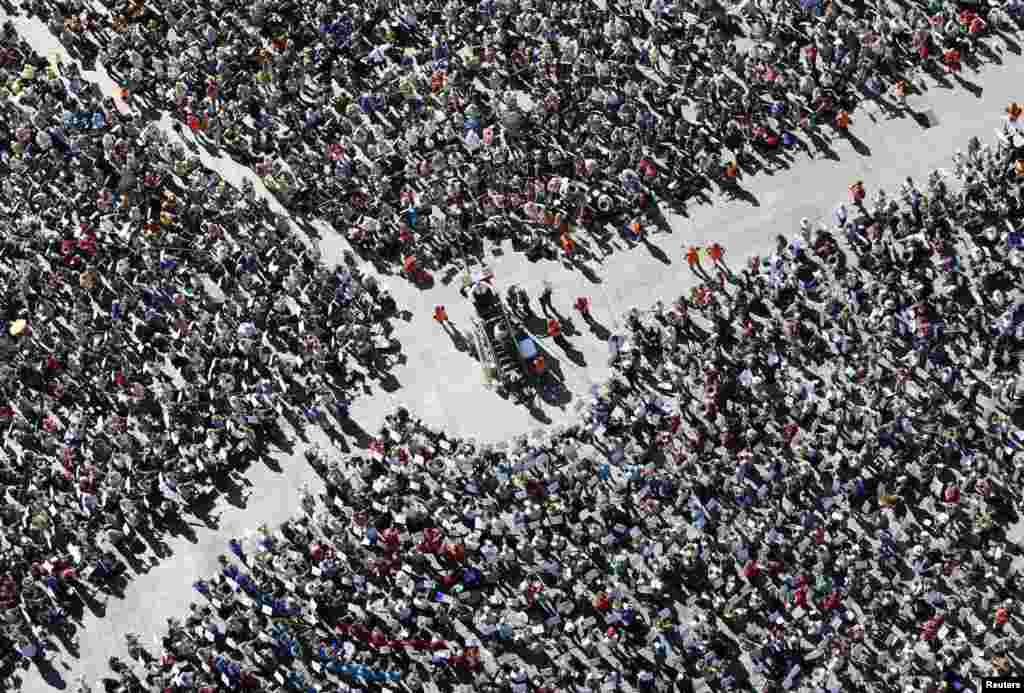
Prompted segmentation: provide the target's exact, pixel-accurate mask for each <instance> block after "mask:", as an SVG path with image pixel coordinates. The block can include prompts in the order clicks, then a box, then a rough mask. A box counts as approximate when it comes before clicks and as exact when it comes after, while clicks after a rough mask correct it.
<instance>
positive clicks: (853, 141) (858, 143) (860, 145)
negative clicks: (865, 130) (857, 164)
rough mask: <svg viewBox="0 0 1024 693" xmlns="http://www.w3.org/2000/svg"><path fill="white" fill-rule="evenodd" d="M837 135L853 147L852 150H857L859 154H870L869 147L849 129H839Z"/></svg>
mask: <svg viewBox="0 0 1024 693" xmlns="http://www.w3.org/2000/svg"><path fill="white" fill-rule="evenodd" d="M839 136H840V137H842V138H843V139H844V140H846V141H847V142H849V143H850V146H852V147H853V151H855V152H857V153H858V154H860V155H861V156H871V147H869V146H868V145H867V144H865V143H864V141H863V140H862V139H860V138H859V137H857V136H856V135H854V134H853V133H852V132H850V131H849V130H840V131H839Z"/></svg>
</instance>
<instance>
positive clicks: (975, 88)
mask: <svg viewBox="0 0 1024 693" xmlns="http://www.w3.org/2000/svg"><path fill="white" fill-rule="evenodd" d="M953 79H954V80H955V81H956V83H957V84H959V85H960V86H961V87H963V88H964V89H966V90H967V91H969V92H970V93H971V94H973V95H974V97H975V98H977V99H980V98H981V95H982V94H983V93H984V91H985V90H984V88H983V87H982V86H981V85H980V84H975V83H974V82H971V81H969V80H966V79H964V78H963V77H961V76H960V74H959V73H956V72H954V73H953Z"/></svg>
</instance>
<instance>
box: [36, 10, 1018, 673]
mask: <svg viewBox="0 0 1024 693" xmlns="http://www.w3.org/2000/svg"><path fill="white" fill-rule="evenodd" d="M16 24H17V26H18V28H19V30H20V31H22V33H23V35H26V36H27V37H28V38H29V40H30V41H32V42H33V43H34V45H36V46H37V48H38V49H39V50H40V51H42V52H44V53H49V52H50V51H52V50H59V51H61V52H62V53H63V51H62V50H61V49H60V47H59V45H58V44H57V42H56V40H55V39H54V38H53V37H52V36H50V35H49V33H48V32H47V31H46V30H45V28H43V27H42V25H40V24H39V23H38V22H36V21H31V20H26V19H24V18H20V19H18V20H17V21H16ZM997 43H1000V42H998V41H997ZM1018 50H1019V49H1018ZM1002 57H1003V59H1004V61H1005V62H1004V64H1003V65H995V66H989V67H987V68H985V69H984V78H983V79H978V76H977V75H973V74H971V73H970V72H968V73H967V74H966V75H965V77H966V78H967V79H970V80H974V81H977V82H978V83H980V84H983V89H982V90H981V91H980V92H978V91H976V92H973V93H972V92H969V91H965V90H964V89H963V88H961V87H956V88H954V89H946V88H940V87H938V86H935V85H934V84H931V86H930V88H929V89H928V90H927V92H926V93H924V94H923V95H921V96H919V97H916V98H913V99H911V105H912V106H914V107H915V108H917V109H919V110H925V109H930V110H931V111H932V112H933V113H934V114H935V116H937V120H938V122H937V123H936V124H934V125H933V126H932V127H930V128H928V129H922V127H921V126H920V125H919V124H918V123H917V122H916V121H915V120H913V119H910V118H903V119H896V120H891V119H888V118H887V117H886V116H884V115H882V114H881V113H880V112H879V111H878V110H877V109H875V108H874V107H872V106H868V107H867V108H866V109H864V110H860V111H858V112H857V113H856V114H854V122H853V126H852V129H853V132H854V133H855V134H856V136H857V137H858V138H859V139H860V140H861V141H862V142H864V143H865V145H866V149H865V148H863V147H862V148H860V150H859V151H858V150H855V149H854V147H853V146H852V145H851V144H850V143H849V142H846V141H843V140H840V141H837V142H835V143H834V144H833V148H834V151H835V153H836V154H837V155H838V160H830V161H820V160H811V159H809V158H808V157H807V155H805V154H799V155H797V157H796V160H795V162H794V163H793V165H792V167H791V168H790V169H789V170H787V171H781V172H777V173H775V174H774V175H770V176H769V175H764V174H760V175H758V176H756V177H754V178H751V179H748V180H744V181H743V186H744V187H745V188H746V190H747V191H749V192H750V193H751V195H752V196H753V198H754V199H756V204H752V203H750V202H745V201H735V200H733V201H730V200H724V199H716V200H715V201H714V204H713V205H712V206H699V207H697V206H692V207H691V209H690V217H689V218H688V219H685V218H678V217H676V218H673V219H672V220H671V221H672V227H673V231H672V233H671V234H664V235H656V236H653V237H652V238H651V247H650V248H648V247H644V246H642V245H641V246H639V247H635V248H630V249H625V248H620V249H617V250H615V252H614V253H613V254H612V255H610V256H609V257H608V258H607V259H605V260H604V261H603V262H602V263H601V264H595V265H594V266H593V267H594V270H595V272H596V274H597V275H599V276H600V278H601V283H600V284H593V283H591V282H589V281H588V280H587V279H585V278H584V277H582V276H581V275H580V274H579V272H570V271H567V270H566V269H565V268H564V267H562V266H561V265H560V264H557V263H538V264H530V263H528V262H527V261H526V259H525V258H524V257H523V255H522V254H520V253H512V252H511V251H510V248H508V247H506V248H503V251H504V252H503V254H501V255H499V256H492V257H489V258H488V264H489V265H490V266H491V267H492V269H493V270H494V273H495V275H496V282H497V285H498V286H499V287H502V288H504V287H506V286H508V284H510V283H517V284H519V285H521V286H523V287H525V288H527V289H528V291H529V292H530V294H531V295H532V296H534V297H535V296H537V295H538V293H539V290H540V286H541V282H542V281H545V280H546V281H549V282H551V284H552V285H553V287H554V304H555V307H556V308H557V309H558V310H559V311H560V312H561V313H563V314H570V313H572V311H571V306H572V303H573V301H574V299H575V298H576V296H578V295H587V296H590V297H591V299H592V302H593V310H592V312H593V315H594V318H595V319H596V320H597V322H599V323H601V324H603V325H604V326H605V327H606V328H607V329H608V330H611V331H612V332H615V331H616V329H617V327H618V325H619V323H620V322H621V317H622V315H623V313H624V312H625V311H626V310H628V309H629V308H630V307H633V306H637V307H640V308H646V307H649V306H650V305H651V304H653V302H654V301H655V300H657V299H659V298H661V299H663V300H666V302H667V301H669V300H671V299H672V298H673V297H675V296H678V295H680V294H681V293H683V292H684V291H687V290H688V289H689V286H690V285H691V281H692V277H691V275H690V272H689V270H688V269H687V268H686V265H685V262H683V261H682V255H683V252H685V248H686V247H688V246H690V245H701V244H705V243H710V242H715V241H717V242H719V243H721V244H722V245H723V246H724V247H725V248H726V251H727V255H726V259H727V260H729V261H730V262H731V264H732V265H733V266H739V265H741V263H742V262H743V259H744V258H746V257H748V256H749V255H751V254H760V253H764V252H765V251H767V250H768V249H769V248H770V247H771V245H772V244H773V239H774V237H775V235H776V234H779V233H783V234H786V235H789V234H791V233H793V232H794V231H795V230H796V229H797V227H798V225H799V221H800V219H801V218H802V217H805V216H806V217H809V218H810V219H812V220H815V219H818V218H822V217H826V216H830V215H831V210H832V208H834V207H835V205H837V204H838V203H839V202H840V201H845V200H846V199H847V187H848V186H849V185H850V184H851V183H853V182H854V181H856V180H863V181H864V184H865V186H866V187H867V189H868V192H869V194H870V193H871V192H873V191H874V190H876V189H877V188H878V187H879V186H882V187H886V188H888V189H892V188H894V187H895V186H897V185H898V184H899V182H900V181H902V180H903V179H904V178H905V177H906V176H913V177H914V178H915V180H918V181H923V180H924V179H925V178H926V176H927V173H928V171H929V170H930V169H933V168H939V167H944V166H948V165H949V157H950V155H951V153H952V151H953V150H954V149H955V148H958V147H962V146H964V144H965V143H966V141H967V139H968V138H970V137H971V136H972V135H977V136H978V137H979V138H981V139H982V140H983V141H986V142H990V141H992V139H993V138H992V132H993V130H994V129H995V128H996V127H998V126H999V124H1000V121H1001V119H1002V112H1003V108H1004V107H1005V106H1006V105H1007V104H1008V103H1009V102H1010V101H1013V100H1022V99H1024V94H1021V93H1020V92H1019V91H1018V85H1019V84H1020V81H1019V75H1021V74H1024V58H1021V56H1019V55H1017V54H1012V53H1009V52H1002ZM86 74H87V77H89V78H92V79H97V80H100V81H101V82H102V83H103V84H104V85H105V86H106V87H108V88H109V92H108V93H113V88H114V85H113V83H112V82H111V81H110V80H109V78H107V77H106V76H105V75H103V74H96V73H91V74H90V73H86ZM165 124H167V121H165ZM203 159H204V163H205V164H207V165H208V166H210V167H211V168H214V169H216V170H217V171H219V172H220V173H221V174H222V175H223V176H225V178H227V179H228V180H229V181H230V182H232V183H235V184H238V183H240V181H241V179H242V177H243V175H244V172H243V171H242V170H240V169H239V168H238V167H237V166H235V165H234V164H233V163H231V162H230V161H228V160H226V159H219V158H216V157H210V156H208V155H207V154H206V153H205V152H204V153H203ZM322 247H323V251H324V255H325V257H326V259H327V261H328V262H340V261H341V254H342V251H343V249H344V248H345V244H344V242H343V241H341V240H340V239H339V238H338V237H337V236H336V235H335V234H333V232H331V233H328V234H326V235H325V239H324V241H323V242H322ZM652 251H653V252H652ZM387 283H388V286H389V288H390V289H391V291H392V293H393V294H394V296H395V299H396V300H397V302H398V305H399V308H400V309H403V308H404V309H407V310H409V311H410V312H411V313H412V317H411V319H410V320H409V321H408V322H404V323H403V322H400V323H399V324H398V327H397V334H396V336H397V337H398V338H399V339H400V340H401V343H402V345H403V352H404V354H405V359H406V360H405V363H404V364H403V365H400V366H398V367H397V368H396V369H395V371H394V373H395V376H396V378H397V380H398V382H399V383H400V388H399V389H398V390H397V391H396V392H394V393H388V392H383V391H380V390H378V391H376V392H374V393H372V394H371V395H369V396H366V397H363V398H361V399H359V400H358V402H357V404H356V406H355V407H354V409H353V417H354V419H355V420H356V421H357V422H358V423H359V424H360V425H361V426H362V427H363V428H364V429H365V430H367V431H369V432H373V431H375V430H376V429H377V428H378V427H379V425H380V424H381V423H382V421H383V416H384V415H385V414H387V413H388V412H390V411H392V410H393V409H394V407H395V406H397V405H404V406H406V407H408V408H409V409H410V410H411V411H412V412H413V413H414V414H415V415H418V416H420V417H422V418H423V419H424V420H425V421H427V422H429V423H432V424H435V425H438V426H443V427H445V428H446V429H447V430H448V431H450V432H451V433H454V434H456V435H462V436H475V437H476V438H477V439H479V440H489V441H496V440H499V439H504V438H508V437H510V436H514V435H517V434H520V433H525V432H528V431H530V430H532V429H535V428H537V427H540V426H542V425H543V424H542V423H541V422H539V421H538V420H537V419H535V418H534V417H533V416H531V414H530V413H529V412H528V411H527V410H526V409H525V408H523V407H521V406H520V407H517V406H515V405H513V404H512V403H510V402H509V401H506V400H503V399H501V398H499V397H498V396H497V395H496V394H494V393H493V392H491V391H489V390H487V389H485V388H484V387H483V384H482V378H481V373H480V368H479V366H478V364H477V363H476V362H475V361H473V360H472V359H471V358H470V357H469V356H467V355H466V354H465V353H462V352H460V351H458V350H456V349H455V348H454V346H453V344H452V342H451V340H450V339H449V338H448V337H447V336H446V335H445V334H444V332H443V330H442V328H441V327H440V326H439V325H437V324H436V323H435V322H434V321H433V320H432V318H431V315H432V312H433V307H434V306H435V305H437V304H443V305H445V306H446V307H447V310H448V314H449V316H450V317H451V320H452V321H453V322H454V323H455V325H456V326H457V327H458V328H459V329H461V330H462V331H463V332H467V334H468V330H469V329H470V322H469V321H470V317H471V315H472V307H471V306H470V305H469V303H468V302H467V301H466V300H465V299H463V298H462V297H461V296H460V295H459V293H458V288H459V282H458V280H456V281H455V282H453V283H452V284H450V285H447V286H446V285H443V284H442V283H441V282H438V283H437V285H436V286H435V287H434V288H432V289H430V290H427V291H420V290H419V289H417V288H415V287H413V286H411V285H410V284H408V283H406V282H404V281H403V280H400V279H397V278H393V277H392V278H389V279H388V280H387ZM534 307H535V309H536V308H537V306H536V303H535V304H534ZM575 322H576V323H577V325H579V326H580V327H581V328H582V329H584V330H585V329H586V328H585V326H584V325H583V324H582V321H580V320H579V319H578V318H577V319H576V320H575ZM542 341H543V342H547V341H549V340H547V339H546V338H545V339H544V340H542ZM570 341H571V342H572V344H573V345H574V347H575V348H576V349H578V350H579V351H580V352H582V354H583V357H584V359H585V362H586V365H585V366H582V367H581V366H576V365H574V364H572V363H571V362H569V361H568V359H566V358H564V355H563V354H562V353H561V352H560V350H559V348H558V347H557V346H554V345H551V346H548V345H546V344H545V347H546V348H547V349H549V350H550V351H551V353H552V354H553V355H554V356H555V357H556V358H558V359H559V360H560V362H561V367H562V370H563V372H564V374H565V382H566V385H567V386H568V387H569V389H570V390H571V391H572V392H575V393H584V392H585V391H586V390H587V389H588V387H589V385H590V384H592V383H596V382H599V381H601V380H602V379H603V378H604V377H605V376H606V375H607V374H608V369H607V363H606V362H607V356H608V350H607V345H606V344H605V343H604V342H602V341H600V340H598V339H597V338H595V337H594V336H592V335H590V334H584V335H582V336H576V337H572V338H570ZM544 409H545V413H546V414H547V416H548V417H550V419H551V420H552V421H554V422H563V421H567V420H568V419H569V416H570V409H571V407H566V408H565V409H561V410H560V409H558V408H551V407H545V408H544ZM322 444H323V445H324V446H325V447H326V446H327V443H326V441H323V443H322ZM280 463H281V471H280V472H275V471H272V470H270V469H269V468H265V467H261V468H257V469H253V470H251V471H250V473H249V478H250V479H251V481H252V482H253V484H254V485H253V491H254V492H253V494H252V495H251V497H250V498H249V499H248V502H247V504H246V507H244V508H236V507H231V506H226V507H224V508H223V509H222V510H221V511H219V512H220V514H219V516H218V517H217V519H216V522H217V527H216V528H215V529H210V528H203V527H198V528H197V540H196V541H195V542H194V543H190V542H188V541H186V540H184V539H180V540H176V541H172V542H171V543H170V549H171V551H172V552H173V553H172V555H171V556H170V557H169V558H166V559H164V560H159V561H157V562H156V563H155V564H154V565H153V566H152V567H151V568H149V569H148V570H147V571H145V574H143V575H137V576H133V579H132V580H131V582H130V584H129V586H128V588H127V591H126V594H125V598H124V599H123V600H111V601H109V602H108V603H107V604H106V606H105V610H104V613H103V614H102V615H87V617H86V618H85V622H84V624H83V625H84V628H83V629H82V630H81V631H80V632H79V646H80V653H79V657H78V658H72V657H70V656H69V655H67V654H65V653H63V652H57V653H54V654H53V660H52V663H53V665H54V667H55V671H56V674H57V675H59V677H60V678H61V679H62V680H63V681H64V682H66V683H67V685H69V686H72V685H73V681H74V680H75V679H76V678H77V677H78V676H79V675H84V676H85V678H86V679H87V680H89V681H95V680H96V679H97V678H98V677H99V676H101V675H102V674H103V673H104V672H105V669H106V661H107V659H108V658H109V657H110V656H112V655H117V656H122V657H124V656H126V648H125V647H124V634H125V633H127V632H132V631H134V632H137V633H140V634H142V635H143V636H144V638H143V639H144V642H149V641H150V640H151V638H152V636H153V635H154V634H156V633H158V632H161V631H162V630H163V628H164V624H165V622H166V619H167V618H168V617H170V616H180V615H182V614H183V613H184V612H185V611H186V610H187V608H188V604H189V602H190V601H191V600H192V598H193V594H194V593H193V592H192V589H191V584H192V582H193V581H194V580H196V579H197V578H200V577H207V576H209V575H211V574H212V573H213V572H214V571H215V570H217V556H218V555H219V554H221V553H224V552H225V550H226V545H227V541H228V539H229V538H231V537H237V536H244V535H246V534H247V533H248V532H249V530H251V529H252V528H254V527H256V526H258V525H260V524H270V525H274V524H277V523H280V522H282V521H284V520H285V519H287V518H289V517H291V516H292V515H293V514H294V513H296V512H297V510H298V497H299V494H298V493H297V492H298V490H299V489H300V488H301V487H302V486H303V485H304V484H307V483H308V484H310V486H311V487H313V488H314V489H315V488H317V487H318V486H319V480H318V479H317V477H316V476H315V475H314V473H313V472H312V470H311V469H310V468H309V466H308V465H307V464H306V463H305V461H304V460H303V459H302V458H301V457H298V458H296V459H292V460H281V461H280ZM51 687H62V684H61V682H60V681H57V680H56V678H54V679H52V680H51V681H49V682H47V681H44V680H43V679H41V678H40V676H39V675H38V673H37V672H36V671H34V670H33V671H29V672H26V673H24V675H23V681H22V682H21V690H23V691H26V692H28V693H42V692H43V691H46V690H48V689H49V688H51Z"/></svg>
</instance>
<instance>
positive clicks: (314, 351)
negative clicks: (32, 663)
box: [0, 23, 398, 656]
mask: <svg viewBox="0 0 1024 693" xmlns="http://www.w3.org/2000/svg"><path fill="white" fill-rule="evenodd" d="M2 33H3V35H2V38H0V54H2V58H3V62H4V67H3V70H4V72H5V73H6V75H7V76H10V75H11V74H13V75H16V77H14V78H13V79H10V80H8V79H7V77H5V78H4V79H3V80H2V81H3V83H4V86H3V87H2V88H3V90H4V92H5V93H4V96H3V100H2V103H0V111H2V115H3V118H2V122H0V149H2V161H3V163H2V173H0V178H2V183H0V185H2V188H3V196H2V202H0V223H2V225H3V227H4V233H3V235H2V238H0V427H2V430H3V441H2V446H0V477H2V485H0V488H2V489H3V490H2V492H0V493H2V494H3V495H2V497H0V522H2V524H3V530H2V532H0V610H2V612H3V622H2V623H0V653H2V654H3V655H4V656H6V655H8V654H10V653H12V652H17V653H18V654H20V655H22V656H32V655H34V654H36V653H38V650H39V647H38V643H39V638H38V637H37V635H38V633H40V632H48V633H54V634H57V635H58V636H61V637H65V636H69V635H70V628H71V624H72V623H73V620H74V618H75V617H76V616H77V615H78V614H79V612H80V611H81V610H82V609H83V608H85V607H88V606H89V604H90V603H91V602H92V601H94V600H95V592H96V590H105V591H110V592H114V593H117V592H118V591H119V590H120V585H121V583H122V581H123V577H122V573H123V572H124V570H123V569H124V567H125V561H129V562H131V561H132V560H133V557H134V556H135V554H136V553H137V552H139V550H140V548H141V547H143V546H145V544H146V543H148V544H149V545H150V546H151V547H155V548H154V550H156V551H157V553H160V552H161V549H160V537H161V535H163V534H164V533H165V532H174V533H180V532H184V531H187V523H186V522H184V521H183V519H182V516H183V514H189V513H191V514H195V515H197V516H201V515H202V514H203V511H204V509H208V508H209V507H210V503H211V500H212V497H213V496H215V495H222V496H230V495H231V493H233V491H232V489H235V490H236V491H237V490H238V489H239V488H240V487H241V486H242V485H243V483H244V480H243V479H242V477H241V476H239V471H240V470H242V469H244V468H245V467H246V466H247V465H249V464H251V463H252V462H254V461H256V460H259V459H263V458H264V457H266V456H267V455H268V454H269V451H270V450H271V449H272V448H273V446H283V447H288V446H290V445H291V443H290V438H291V433H288V434H286V433H285V430H286V429H285V428H282V426H284V427H287V426H289V422H290V425H291V426H292V427H293V428H295V429H296V430H297V431H299V432H300V434H301V431H302V430H303V429H304V428H305V427H306V426H308V425H309V424H310V423H314V424H322V425H323V426H324V427H325V428H326V429H327V430H329V431H331V432H332V434H334V435H335V436H340V435H342V429H343V428H344V427H345V426H347V423H348V419H347V416H348V406H349V404H350V402H351V400H352V399H353V398H354V397H356V396H357V395H358V394H359V393H360V392H362V388H363V387H365V386H368V385H369V384H370V383H371V382H372V381H373V379H375V378H379V379H383V378H386V377H387V371H388V369H389V366H390V364H391V362H392V360H393V359H394V357H395V352H396V349H397V348H398V347H397V345H396V343H395V342H394V340H393V339H392V337H391V331H390V330H391V328H390V319H391V317H392V316H393V315H394V314H395V312H396V305H395V301H394V300H393V299H392V298H391V296H390V294H389V293H388V292H387V291H386V290H385V289H384V288H383V287H381V286H379V285H378V283H377V282H376V280H375V279H373V277H370V276H364V275H363V274H362V273H361V272H360V271H359V270H358V269H357V268H356V266H357V263H356V261H355V258H354V256H352V257H350V258H349V259H350V260H351V262H350V265H351V266H349V265H346V266H338V267H328V266H326V265H325V264H324V262H323V261H322V260H321V258H320V255H319V251H318V250H317V248H316V246H315V244H310V243H307V242H304V240H303V239H302V236H301V235H300V234H298V233H297V232H296V231H295V229H294V228H292V227H291V226H290V225H289V223H288V222H287V221H286V218H285V217H284V216H283V215H278V214H275V213H274V212H272V211H271V209H270V205H269V204H267V203H266V202H265V201H264V202H260V201H257V200H256V197H255V195H254V193H253V188H252V186H251V185H250V186H248V187H247V189H245V190H236V189H233V188H231V187H230V186H228V185H227V184H226V182H225V181H224V180H223V179H221V178H220V177H219V176H218V175H217V174H216V173H214V172H212V171H210V170H207V169H204V168H203V166H202V165H201V164H200V161H199V158H198V157H197V156H196V155H195V153H194V152H192V151H190V150H189V149H188V148H187V147H186V146H184V145H182V144H180V143H177V144H176V143H174V141H173V137H171V136H169V135H168V133H166V132H164V131H162V130H161V129H160V128H159V127H157V126H155V125H152V124H146V123H144V122H141V121H140V120H139V119H137V118H134V117H132V116H131V115H125V114H122V113H121V112H120V111H119V110H118V109H117V108H116V107H115V106H114V104H113V102H112V101H111V100H110V99H106V98H103V97H102V95H100V94H99V93H98V90H97V89H96V87H95V85H94V84H92V83H89V82H86V81H85V80H84V79H82V77H81V75H80V73H79V72H78V71H77V70H76V69H75V68H74V67H73V66H71V65H64V66H62V65H59V64H58V63H57V62H56V61H54V62H50V61H49V60H48V59H47V58H45V57H42V56H39V55H37V54H36V52H35V51H34V50H33V49H32V47H31V46H30V45H29V44H27V43H26V42H25V41H24V40H23V39H22V38H20V37H18V36H17V34H16V33H15V32H14V30H13V27H12V25H11V24H10V23H7V25H6V26H5V27H4V29H3V32H2ZM143 542H145V543H143ZM69 642H70V641H69Z"/></svg>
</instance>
